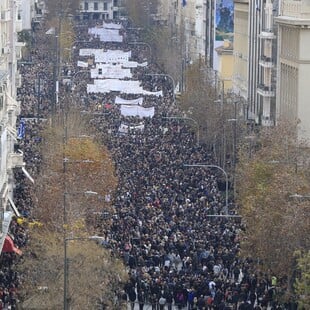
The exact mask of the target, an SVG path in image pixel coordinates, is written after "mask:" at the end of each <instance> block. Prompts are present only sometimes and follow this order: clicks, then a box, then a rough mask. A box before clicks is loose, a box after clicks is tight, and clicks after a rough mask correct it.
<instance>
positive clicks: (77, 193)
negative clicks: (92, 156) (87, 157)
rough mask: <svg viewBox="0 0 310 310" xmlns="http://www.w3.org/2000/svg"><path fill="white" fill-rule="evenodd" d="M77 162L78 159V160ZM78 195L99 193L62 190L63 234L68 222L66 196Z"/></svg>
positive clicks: (95, 193)
mask: <svg viewBox="0 0 310 310" xmlns="http://www.w3.org/2000/svg"><path fill="white" fill-rule="evenodd" d="M78 162H79V161H78ZM81 162H88V163H89V162H92V161H81ZM78 195H85V196H89V195H99V194H98V193H97V192H94V191H90V190H87V191H84V192H70V193H68V192H64V193H63V222H64V232H65V234H64V235H65V236H66V226H67V224H68V218H67V215H68V214H67V196H78Z"/></svg>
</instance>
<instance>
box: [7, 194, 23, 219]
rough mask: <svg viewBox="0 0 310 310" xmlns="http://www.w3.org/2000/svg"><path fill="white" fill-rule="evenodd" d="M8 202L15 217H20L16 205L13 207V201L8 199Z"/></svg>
mask: <svg viewBox="0 0 310 310" xmlns="http://www.w3.org/2000/svg"><path fill="white" fill-rule="evenodd" d="M8 200H9V202H10V205H11V208H12V210H13V211H14V213H15V215H16V216H17V217H21V215H20V213H19V211H18V209H17V208H16V205H15V203H14V201H13V200H12V199H11V198H10V197H8Z"/></svg>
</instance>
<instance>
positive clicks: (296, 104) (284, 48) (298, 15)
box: [276, 0, 310, 143]
mask: <svg viewBox="0 0 310 310" xmlns="http://www.w3.org/2000/svg"><path fill="white" fill-rule="evenodd" d="M276 22H277V24H278V26H279V44H278V66H277V67H278V75H277V84H278V86H277V105H276V106H277V109H276V111H277V120H278V121H280V120H284V121H286V120H288V121H290V122H297V123H298V124H299V125H298V130H299V132H298V136H299V138H300V139H305V140H307V142H308V143H309V141H310V105H309V97H310V87H309V80H308V79H309V76H310V0H300V1H292V0H290V1H287V0H284V1H282V5H281V7H280V11H279V16H278V17H277V18H276Z"/></svg>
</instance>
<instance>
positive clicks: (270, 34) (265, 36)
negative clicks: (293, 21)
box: [259, 30, 276, 40]
mask: <svg viewBox="0 0 310 310" xmlns="http://www.w3.org/2000/svg"><path fill="white" fill-rule="evenodd" d="M259 37H260V38H261V39H269V40H272V39H275V38H276V36H275V34H274V33H273V32H272V31H271V30H266V31H262V32H261V33H260V34H259Z"/></svg>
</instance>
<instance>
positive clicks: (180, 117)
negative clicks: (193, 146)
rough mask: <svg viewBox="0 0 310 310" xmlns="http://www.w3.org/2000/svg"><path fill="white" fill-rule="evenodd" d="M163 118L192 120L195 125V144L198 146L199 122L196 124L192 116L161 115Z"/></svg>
mask: <svg viewBox="0 0 310 310" xmlns="http://www.w3.org/2000/svg"><path fill="white" fill-rule="evenodd" d="M163 119H171V120H173V119H177V120H182V119H183V120H188V121H192V122H193V123H194V124H195V125H196V127H197V134H196V135H197V145H198V146H199V142H200V141H199V139H200V134H199V124H198V122H197V121H196V120H195V119H193V118H191V117H182V116H165V117H163Z"/></svg>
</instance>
